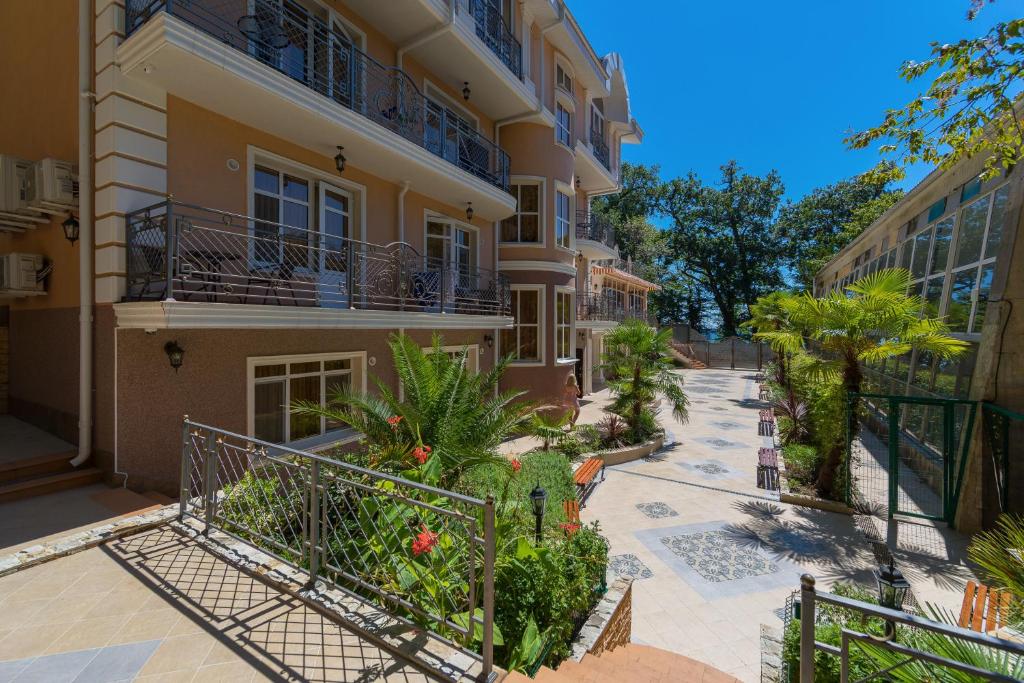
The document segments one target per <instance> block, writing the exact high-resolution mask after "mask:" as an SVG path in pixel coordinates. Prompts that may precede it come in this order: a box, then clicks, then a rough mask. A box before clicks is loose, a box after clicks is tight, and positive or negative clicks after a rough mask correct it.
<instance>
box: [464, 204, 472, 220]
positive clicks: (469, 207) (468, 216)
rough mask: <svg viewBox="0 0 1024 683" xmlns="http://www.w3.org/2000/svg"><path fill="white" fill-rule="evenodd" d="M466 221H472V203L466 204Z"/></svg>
mask: <svg viewBox="0 0 1024 683" xmlns="http://www.w3.org/2000/svg"><path fill="white" fill-rule="evenodd" d="M466 220H467V221H471V220H473V202H467V203H466Z"/></svg>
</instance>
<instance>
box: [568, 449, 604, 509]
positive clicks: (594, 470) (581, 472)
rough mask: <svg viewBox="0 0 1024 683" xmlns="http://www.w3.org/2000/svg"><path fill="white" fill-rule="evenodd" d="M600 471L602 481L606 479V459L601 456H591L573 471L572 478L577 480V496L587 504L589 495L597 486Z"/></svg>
mask: <svg viewBox="0 0 1024 683" xmlns="http://www.w3.org/2000/svg"><path fill="white" fill-rule="evenodd" d="M598 472H600V473H601V481H604V460H602V459H601V458H590V459H589V460H587V461H586V462H584V463H583V464H582V465H580V466H579V467H577V468H576V471H575V472H573V474H572V479H573V481H575V482H576V490H577V498H579V500H580V503H584V504H585V503H586V501H587V496H589V495H590V493H591V492H592V491H593V490H594V488H595V487H596V486H597V484H598V482H597V474H598Z"/></svg>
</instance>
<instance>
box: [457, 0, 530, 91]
mask: <svg viewBox="0 0 1024 683" xmlns="http://www.w3.org/2000/svg"><path fill="white" fill-rule="evenodd" d="M469 9H470V11H471V12H472V13H473V19H474V21H475V22H476V35H477V36H478V37H479V38H480V40H482V41H484V43H486V44H487V47H489V48H490V49H491V52H493V53H494V54H496V55H498V58H499V59H501V61H502V63H503V64H504V65H505V66H507V67H508V69H509V71H511V72H512V73H514V74H515V75H516V78H518V79H520V80H522V78H523V48H522V46H521V45H520V44H519V41H518V40H517V39H516V37H515V36H514V35H513V34H512V29H510V28H509V27H508V24H506V23H505V19H504V18H503V17H502V16H501V8H500V7H498V5H497V4H496V3H495V2H494V0H470V3H469Z"/></svg>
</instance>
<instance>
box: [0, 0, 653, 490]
mask: <svg viewBox="0 0 1024 683" xmlns="http://www.w3.org/2000/svg"><path fill="white" fill-rule="evenodd" d="M44 4H45V5H46V7H45V9H44V7H43V5H44ZM89 4H90V7H89V9H90V16H91V17H92V22H91V25H89V26H84V27H81V28H82V29H83V30H82V31H79V28H80V27H79V22H78V4H77V2H74V1H72V0H66V1H64V2H60V3H52V4H51V3H6V4H4V5H3V6H2V7H0V22H2V24H3V25H6V26H23V27H26V30H24V31H21V32H18V33H17V35H14V36H11V40H5V41H3V42H2V43H0V83H2V84H3V86H4V90H5V91H7V92H19V93H20V94H21V96H22V97H23V98H24V101H25V102H31V103H32V106H29V107H5V108H3V110H2V111H0V124H2V125H0V155H9V156H10V157H12V158H13V157H17V158H19V159H24V160H27V161H28V162H33V163H35V162H39V161H40V160H42V159H45V158H53V159H58V160H60V161H64V162H70V163H77V160H78V158H79V151H80V149H82V148H86V149H87V150H88V153H89V154H90V155H91V158H92V163H91V164H90V167H89V168H88V169H83V168H77V173H78V178H79V179H80V181H81V182H80V183H79V185H78V189H79V197H80V198H81V197H83V196H88V197H90V198H91V199H92V204H93V210H92V212H91V214H92V215H91V216H83V215H81V212H80V211H79V210H78V209H77V208H75V207H69V210H68V212H67V213H65V212H63V211H60V212H51V213H46V214H40V213H39V211H38V209H37V208H36V207H35V206H22V207H19V208H17V209H16V211H15V215H14V216H13V217H10V216H8V220H9V221H11V223H9V225H11V226H14V227H13V228H11V229H9V230H5V231H2V232H0V254H11V253H26V254H39V255H41V256H42V257H43V260H44V263H45V264H46V267H47V271H46V272H45V273H41V276H42V275H44V274H45V278H44V279H43V283H44V292H43V293H40V294H37V295H31V296H25V295H23V293H21V292H13V291H12V292H8V293H6V294H4V293H2V292H0V296H2V297H3V298H0V312H2V314H0V325H2V326H3V327H4V328H5V330H4V332H5V333H6V336H7V338H8V344H7V347H6V348H7V350H6V356H7V357H6V359H5V360H6V364H7V366H8V375H9V379H8V381H7V387H6V394H7V396H6V397H3V396H0V399H4V398H6V401H4V400H0V406H2V405H4V404H5V403H6V405H7V410H8V411H9V412H10V413H11V414H12V415H13V416H14V417H17V418H19V419H21V420H24V421H26V422H30V423H32V424H34V425H37V426H39V427H41V428H43V429H45V430H47V431H50V432H52V433H54V434H57V435H58V436H60V437H62V438H64V439H66V440H68V441H70V442H72V443H77V444H78V446H79V448H80V449H81V450H82V451H83V452H88V453H89V454H90V456H91V458H92V460H93V461H94V462H96V463H97V464H99V465H100V466H101V467H102V468H103V469H104V471H105V472H106V473H107V474H108V476H109V479H110V480H111V481H112V482H116V483H121V482H123V481H127V485H128V486H129V487H131V488H135V489H140V490H146V489H159V490H163V491H165V492H167V493H174V492H175V488H176V486H177V480H178V474H177V472H178V470H177V468H178V462H179V460H178V450H179V446H178V440H179V438H180V421H181V417H182V415H184V414H186V413H187V414H188V415H189V416H190V417H191V418H193V419H195V420H200V421H203V422H208V423H210V424H214V425H217V426H219V427H223V428H226V429H229V430H234V431H237V432H240V433H245V434H248V435H252V436H257V437H266V438H268V440H278V441H287V442H288V443H291V444H293V445H297V446H299V447H304V448H305V447H308V448H317V447H321V446H323V445H325V444H329V443H334V442H337V440H338V439H339V438H342V439H343V438H346V437H347V435H345V434H339V433H337V432H333V431H331V430H330V429H328V428H327V426H326V425H321V428H320V430H319V432H317V431H316V430H315V429H313V432H314V433H310V431H309V428H308V426H299V425H298V424H297V423H295V422H294V421H292V420H291V418H289V416H288V414H287V410H286V409H285V408H284V407H283V406H281V405H280V404H281V401H282V400H284V401H286V400H287V399H288V398H291V399H294V398H297V397H305V396H306V395H305V394H302V393H301V392H309V391H315V390H314V389H311V388H310V387H313V386H315V385H317V383H319V386H320V391H321V394H320V395H321V398H323V397H324V396H325V395H326V392H327V387H329V386H333V384H332V383H337V382H348V383H351V384H352V385H354V386H357V387H358V386H359V385H360V384H366V385H367V386H372V382H368V380H369V379H370V378H372V377H373V376H377V377H380V378H381V379H382V380H383V381H385V382H386V383H388V384H390V385H392V386H394V385H395V384H396V380H395V376H394V368H393V367H392V365H391V362H390V357H389V354H388V352H387V348H386V341H387V338H388V336H389V335H391V334H392V333H394V332H398V331H403V332H406V333H408V334H410V335H413V336H414V337H415V338H416V339H418V340H419V341H420V343H422V344H423V345H424V346H426V345H428V344H429V343H430V337H431V334H432V333H433V332H437V333H440V334H441V335H442V336H443V337H444V342H445V344H446V346H451V347H462V346H469V347H470V349H471V352H472V363H473V366H474V367H476V368H479V369H486V368H488V367H491V366H492V365H493V363H494V361H495V358H497V357H499V356H504V355H508V354H512V355H514V356H515V357H516V359H515V361H514V362H513V364H512V367H511V369H510V370H509V372H508V374H507V376H506V385H507V386H508V387H521V388H525V389H528V390H529V392H530V394H531V397H534V398H538V399H542V400H543V399H550V398H552V397H554V396H557V395H560V394H561V386H562V385H563V384H564V382H565V378H566V376H567V375H568V374H569V373H570V372H573V371H575V370H577V368H578V369H579V370H581V371H582V374H583V375H584V376H585V377H586V380H585V381H584V386H585V387H586V388H587V389H590V388H591V387H592V386H593V383H592V381H591V379H590V374H591V370H590V368H591V367H592V366H593V365H594V364H595V363H596V362H597V361H598V359H599V338H600V330H597V331H596V332H595V330H593V329H591V327H588V326H587V325H581V326H579V327H578V326H577V321H576V308H577V301H576V295H577V291H585V290H584V283H587V282H589V281H590V278H589V277H588V276H587V273H589V272H590V262H589V261H585V262H584V263H585V265H584V266H583V267H584V269H585V270H584V271H583V272H580V271H579V270H578V268H579V265H580V263H581V262H579V261H578V256H580V255H582V254H589V258H594V259H596V258H598V257H601V256H604V257H605V258H613V257H614V256H615V255H616V251H615V249H614V245H611V246H608V245H603V246H602V245H600V244H591V243H590V241H589V240H588V239H587V236H586V235H585V234H581V233H579V231H578V224H579V223H580V221H581V220H583V221H585V220H586V215H587V213H588V209H589V206H588V205H589V202H590V199H591V198H592V197H594V196H596V195H600V194H607V193H612V192H615V191H617V190H618V186H619V185H618V180H619V172H618V169H619V160H620V146H621V144H624V143H638V142H640V141H641V139H642V131H641V130H640V128H639V126H638V125H637V124H636V122H635V121H634V120H633V119H632V118H631V116H630V113H629V97H628V91H627V89H626V81H625V75H624V71H623V67H622V63H621V60H620V59H619V57H618V56H617V55H615V54H611V55H608V56H607V57H603V58H602V57H598V56H597V55H596V54H595V53H594V52H593V49H592V48H591V47H590V45H589V43H588V41H587V40H586V38H585V36H583V35H582V33H581V32H580V29H579V27H578V25H577V24H576V21H575V19H574V18H573V17H572V15H571V13H570V12H569V10H568V8H567V7H566V6H565V3H564V2H562V1H561V0H523V1H519V2H501V1H500V0H394V1H393V2H392V3H390V4H389V6H388V7H386V8H384V7H382V6H381V4H380V3H379V2H377V1H376V0H239V2H238V3H237V4H232V3H230V2H228V3H225V2H203V0H193V2H191V3H161V2H147V3H137V2H128V3H127V5H128V6H127V8H126V6H125V4H126V3H125V1H124V0H90V3H89ZM83 32H84V35H85V38H84V40H87V41H89V42H88V44H89V45H90V46H91V47H92V50H91V61H92V64H91V70H90V72H91V73H92V74H93V75H92V78H91V87H90V88H89V89H88V91H87V92H85V93H80V92H78V90H79V89H78V86H77V85H76V75H77V71H78V66H79V64H78V61H79V60H78V56H77V55H78V50H77V46H78V45H79V41H80V39H81V36H82V35H83ZM44 48H45V52H46V54H47V55H48V56H49V59H46V60H40V59H37V56H38V55H39V54H40V53H41V52H43V51H44ZM58 65H59V66H58ZM81 97H86V98H89V99H90V100H91V101H92V103H93V106H92V107H91V112H90V114H89V116H88V117H87V120H84V121H83V120H81V117H80V115H79V113H78V112H79V106H78V103H79V99H80V98H81ZM82 126H84V128H83V127H82ZM80 129H82V130H86V131H88V134H87V135H85V136H80V135H79V134H78V131H79V130H80ZM80 138H84V139H80ZM339 146H340V147H343V151H342V153H343V154H344V156H345V163H344V164H343V166H344V167H343V169H342V170H340V171H339V167H338V166H339V162H338V160H337V159H336V155H337V154H338V148H339ZM86 170H88V171H89V173H85V172H84V171H86ZM88 176H91V182H86V180H85V178H86V177H88ZM523 187H529V188H533V189H527V190H526V192H527V193H530V192H533V193H534V194H532V195H530V197H526V198H525V199H524V196H523V195H522V194H521V193H522V191H523V190H522V188H523ZM531 202H532V203H531ZM68 213H70V214H73V215H75V216H76V217H77V218H78V219H79V220H80V221H81V222H82V224H83V226H82V227H83V235H85V234H86V227H87V224H88V227H91V238H90V239H88V241H86V240H85V239H83V240H80V241H78V242H75V243H73V244H72V243H70V242H69V241H68V240H66V239H65V237H64V233H63V231H62V228H61V222H62V221H63V220H64V219H65V218H66V217H67V215H68ZM40 215H42V216H44V218H45V220H38V221H34V222H32V223H33V225H32V227H28V228H24V229H22V228H21V227H20V226H23V225H24V223H23V221H24V220H26V219H23V218H21V216H36V217H38V216H40ZM580 216H582V217H583V218H582V219H581V218H580ZM3 220H4V214H3V213H0V225H2V221H3ZM30 222H31V221H30ZM513 225H514V226H515V234H514V235H512V230H513ZM581 235H582V238H581V239H580V240H579V242H578V241H577V238H578V237H579V236H581ZM83 249H85V250H89V252H90V253H91V255H92V270H93V273H92V276H91V277H90V276H89V275H88V274H86V276H85V278H82V277H81V274H80V270H79V254H80V250H83ZM268 250H272V251H273V254H272V255H268V254H269V253H270V252H269V251H268ZM51 266H52V268H51ZM83 287H85V288H86V289H87V290H91V297H90V298H91V300H92V310H91V317H92V324H91V330H90V331H91V335H90V338H91V341H92V357H91V368H92V381H91V385H90V387H89V392H88V394H89V396H90V397H91V398H90V401H91V404H90V405H91V411H92V420H91V425H87V426H88V427H89V429H88V431H87V432H80V430H79V425H78V422H79V420H78V417H79V414H80V410H81V407H82V400H83V399H80V398H79V396H78V393H79V391H78V390H79V363H78V359H79V338H80V335H79V298H80V292H81V291H82V288H83ZM0 341H2V340H0ZM171 344H176V345H177V346H178V347H179V348H180V349H183V351H184V355H183V361H182V364H181V367H179V368H177V369H172V367H171V365H170V362H169V356H168V354H167V353H166V350H165V348H166V347H168V346H169V345H171ZM3 350H4V345H2V344H0V351H3ZM2 366H3V364H2V363H0V368H2ZM314 368H315V369H314ZM0 380H3V377H2V376H0ZM3 389H4V384H3V382H2V381H0V391H2V390H3ZM275 392H279V393H275ZM314 398H315V397H314ZM275 401H276V402H277V405H276V406H275ZM302 430H305V431H302ZM300 432H301V433H300ZM80 433H88V434H89V437H88V438H89V440H90V441H91V443H78V438H79V434H80ZM268 435H273V436H275V437H276V439H271V438H270V436H268Z"/></svg>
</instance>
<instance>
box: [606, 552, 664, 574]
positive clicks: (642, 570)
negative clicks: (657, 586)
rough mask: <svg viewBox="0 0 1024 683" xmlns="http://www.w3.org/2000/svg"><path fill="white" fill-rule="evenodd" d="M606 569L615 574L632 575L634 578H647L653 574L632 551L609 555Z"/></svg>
mask: <svg viewBox="0 0 1024 683" xmlns="http://www.w3.org/2000/svg"><path fill="white" fill-rule="evenodd" d="M608 569H609V570H610V571H611V572H612V573H613V574H616V575H617V576H632V577H633V578H634V579H649V578H651V577H652V576H654V572H652V571H651V570H650V569H649V568H648V567H647V565H646V564H644V563H643V562H641V561H640V558H639V557H637V556H636V555H634V554H632V553H626V554H624V555H610V556H609V557H608Z"/></svg>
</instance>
